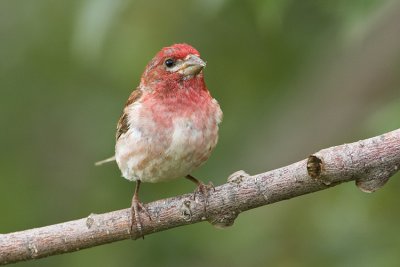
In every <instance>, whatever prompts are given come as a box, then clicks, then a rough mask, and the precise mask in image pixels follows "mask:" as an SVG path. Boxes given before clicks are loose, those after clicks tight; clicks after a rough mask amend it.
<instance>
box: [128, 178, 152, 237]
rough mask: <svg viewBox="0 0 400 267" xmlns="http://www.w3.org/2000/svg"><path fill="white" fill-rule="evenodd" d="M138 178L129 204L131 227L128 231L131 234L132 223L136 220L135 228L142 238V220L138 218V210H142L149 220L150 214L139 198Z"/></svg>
mask: <svg viewBox="0 0 400 267" xmlns="http://www.w3.org/2000/svg"><path fill="white" fill-rule="evenodd" d="M140 183H141V181H140V180H137V181H136V187H135V193H134V194H133V197H132V205H131V227H130V228H131V229H130V232H131V234H132V233H133V225H134V222H136V228H137V230H138V232H139V234H140V236H142V237H143V238H144V235H143V226H142V221H141V220H140V215H139V210H143V211H144V212H145V213H146V214H147V216H148V217H149V219H150V220H151V217H150V214H149V212H148V211H147V209H146V208H145V207H144V206H143V204H142V203H141V202H140V200H139V188H140Z"/></svg>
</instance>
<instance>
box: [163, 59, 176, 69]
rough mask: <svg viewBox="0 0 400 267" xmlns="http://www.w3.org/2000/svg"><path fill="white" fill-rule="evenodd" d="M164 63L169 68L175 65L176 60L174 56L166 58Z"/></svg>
mask: <svg viewBox="0 0 400 267" xmlns="http://www.w3.org/2000/svg"><path fill="white" fill-rule="evenodd" d="M164 64H165V66H167V68H172V67H173V66H174V65H175V61H174V60H173V59H172V58H168V59H167V60H165V62H164Z"/></svg>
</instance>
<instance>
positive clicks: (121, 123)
mask: <svg viewBox="0 0 400 267" xmlns="http://www.w3.org/2000/svg"><path fill="white" fill-rule="evenodd" d="M141 96H142V90H140V89H136V90H134V91H133V92H132V93H131V95H130V96H129V98H128V101H126V104H125V108H126V107H127V106H129V105H132V104H133V103H134V102H136V101H138V100H139V98H140V97H141ZM125 108H124V111H123V112H122V115H121V117H120V118H119V120H118V124H117V133H116V135H115V139H116V140H118V138H119V137H120V136H121V135H122V134H124V133H126V132H127V131H128V130H129V123H128V114H127V113H126V112H125Z"/></svg>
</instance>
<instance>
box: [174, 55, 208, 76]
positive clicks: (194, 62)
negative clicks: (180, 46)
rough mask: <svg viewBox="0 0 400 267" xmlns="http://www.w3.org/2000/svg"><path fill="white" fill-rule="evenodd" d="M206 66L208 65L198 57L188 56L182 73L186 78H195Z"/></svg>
mask: <svg viewBox="0 0 400 267" xmlns="http://www.w3.org/2000/svg"><path fill="white" fill-rule="evenodd" d="M205 66H206V63H205V62H204V61H203V60H202V59H201V58H200V57H198V56H196V55H188V56H187V57H186V58H185V59H184V61H183V64H182V68H181V70H180V71H181V73H182V74H183V75H184V76H194V75H197V74H199V73H200V71H201V70H202V69H203V68H204V67H205Z"/></svg>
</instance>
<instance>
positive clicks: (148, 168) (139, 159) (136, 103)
mask: <svg viewBox="0 0 400 267" xmlns="http://www.w3.org/2000/svg"><path fill="white" fill-rule="evenodd" d="M205 66H206V62H205V61H204V60H203V59H202V58H201V57H200V53H199V52H198V51H197V50H196V49H195V48H194V47H192V46H191V45H188V44H185V43H180V44H173V45H171V46H168V47H164V48H162V49H161V50H160V51H159V52H158V53H157V54H156V55H155V57H154V58H153V59H152V60H151V61H150V62H149V63H148V64H147V66H146V68H145V70H144V72H143V74H142V76H141V79H140V84H139V86H138V87H137V88H136V89H135V90H134V91H133V92H132V93H131V94H130V96H129V98H128V100H127V101H126V104H125V107H124V108H123V112H122V115H121V116H120V118H119V120H118V124H117V131H116V144H115V156H113V157H111V158H109V159H106V160H104V161H100V162H98V163H97V165H100V164H103V163H105V162H109V161H113V160H115V161H116V162H117V164H118V167H119V169H120V171H121V173H122V176H123V177H124V178H125V179H127V180H129V181H135V182H136V185H135V190H134V194H133V197H132V201H131V225H130V226H131V229H130V231H131V233H132V231H133V227H134V223H135V222H136V227H137V229H138V231H139V232H140V233H141V232H142V229H143V227H142V223H141V219H140V216H139V211H140V210H144V211H145V212H146V213H147V214H148V212H147V211H146V209H145V207H144V205H143V204H142V203H141V202H140V200H139V188H140V185H141V183H142V182H143V183H158V182H164V181H169V180H173V179H178V178H183V177H185V178H187V179H188V180H190V181H192V182H194V183H195V184H196V185H197V189H196V190H197V191H200V192H202V193H206V192H207V190H208V187H207V185H205V184H204V183H203V182H202V181H200V180H198V179H196V178H195V177H193V176H192V175H191V173H192V172H193V171H194V170H195V169H196V168H198V167H199V166H201V165H202V164H203V163H205V162H206V161H207V159H208V158H209V157H210V155H211V152H212V151H213V150H214V148H215V146H216V144H217V142H218V130H219V124H220V123H221V121H222V116H223V113H222V110H221V108H220V105H219V104H218V102H217V100H215V99H214V98H213V97H212V96H211V94H210V92H209V91H208V89H207V86H206V84H205V81H204V72H203V70H204V68H205ZM148 216H149V214H148ZM149 217H150V216H149ZM150 219H151V218H150Z"/></svg>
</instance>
